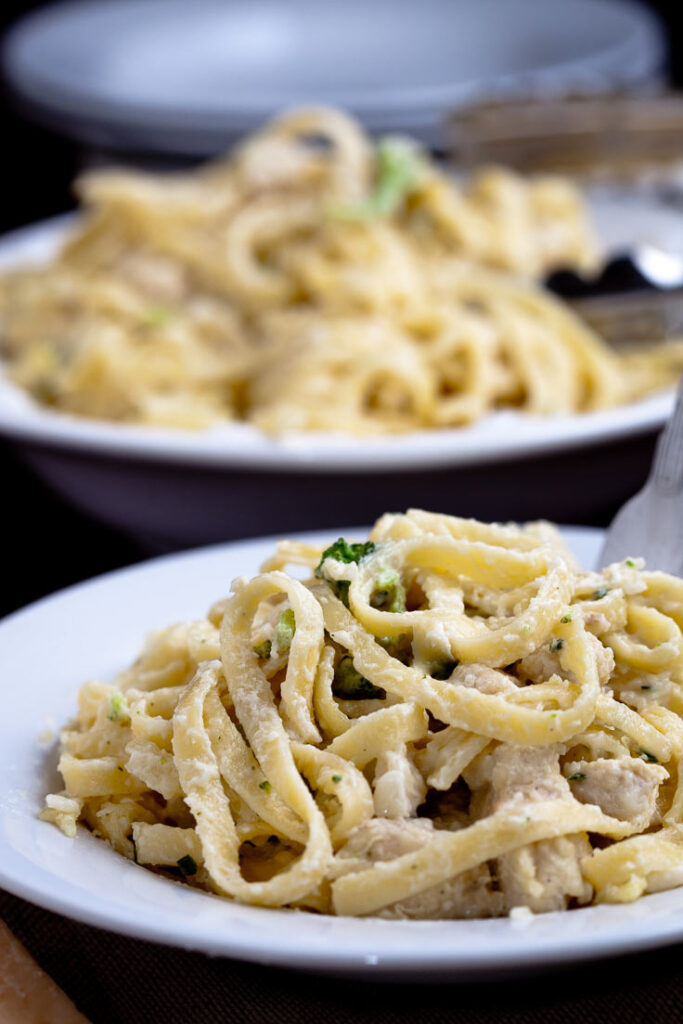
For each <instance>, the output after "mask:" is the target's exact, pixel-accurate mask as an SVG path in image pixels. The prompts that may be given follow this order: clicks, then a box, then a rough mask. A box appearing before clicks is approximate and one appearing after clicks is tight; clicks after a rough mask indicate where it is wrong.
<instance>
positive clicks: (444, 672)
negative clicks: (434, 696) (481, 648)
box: [429, 661, 460, 679]
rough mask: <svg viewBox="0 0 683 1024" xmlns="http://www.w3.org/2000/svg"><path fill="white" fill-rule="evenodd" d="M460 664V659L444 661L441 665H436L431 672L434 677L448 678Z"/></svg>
mask: <svg viewBox="0 0 683 1024" xmlns="http://www.w3.org/2000/svg"><path fill="white" fill-rule="evenodd" d="M459 664H460V662H459V661H444V662H443V664H441V665H435V666H434V667H433V669H432V670H431V672H430V673H429V674H430V675H431V677H432V679H448V678H449V676H450V675H452V673H453V670H454V669H456V668H457V667H458V665H459Z"/></svg>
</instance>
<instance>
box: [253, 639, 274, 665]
mask: <svg viewBox="0 0 683 1024" xmlns="http://www.w3.org/2000/svg"><path fill="white" fill-rule="evenodd" d="M272 647H273V644H272V641H270V640H264V641H263V643H262V644H259V645H258V647H255V648H254V654H255V655H256V657H257V658H262V659H263V660H264V661H265V660H266V659H267V658H269V657H270V652H271V650H272Z"/></svg>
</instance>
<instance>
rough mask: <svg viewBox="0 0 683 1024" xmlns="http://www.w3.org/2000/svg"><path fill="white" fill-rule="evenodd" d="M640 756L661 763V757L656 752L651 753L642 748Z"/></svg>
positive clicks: (644, 759) (651, 761)
mask: <svg viewBox="0 0 683 1024" xmlns="http://www.w3.org/2000/svg"><path fill="white" fill-rule="evenodd" d="M638 757H642V759H643V761H648V762H649V763H650V764H659V758H658V757H655V755H654V754H649V753H648V752H647V750H641V752H640V753H639V754H638Z"/></svg>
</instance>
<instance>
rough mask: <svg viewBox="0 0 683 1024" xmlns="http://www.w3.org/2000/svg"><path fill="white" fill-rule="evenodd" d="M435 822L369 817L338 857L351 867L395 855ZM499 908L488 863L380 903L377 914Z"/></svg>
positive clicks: (460, 914) (431, 915)
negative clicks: (389, 901) (348, 862)
mask: <svg viewBox="0 0 683 1024" xmlns="http://www.w3.org/2000/svg"><path fill="white" fill-rule="evenodd" d="M433 835H434V827H433V825H432V823H431V821H429V820H428V819H427V818H412V819H409V820H407V821H392V820H389V819H387V820H381V819H378V818H372V819H371V820H370V821H367V822H365V823H364V824H363V825H359V826H358V827H357V828H355V829H354V830H353V832H351V834H350V836H349V838H348V840H347V842H346V844H345V846H343V847H342V849H341V850H340V851H339V853H338V854H337V861H338V862H339V861H343V860H344V859H347V858H348V859H350V860H351V861H352V862H353V867H352V868H351V870H352V871H359V870H362V869H363V868H365V867H369V866H370V865H371V864H375V863H377V862H378V861H386V860H394V859H395V858H396V857H401V856H402V855H403V854H405V853H413V852H414V851H415V850H419V849H421V848H422V847H423V846H426V845H427V843H429V841H430V839H431V838H432V837H433ZM502 913H503V900H502V896H501V893H500V892H498V891H496V889H495V885H494V882H493V879H492V877H491V872H490V870H489V867H488V865H487V864H481V865H479V866H478V867H476V868H473V869H472V870H470V871H464V872H462V874H459V875H456V876H454V877H453V878H449V879H448V881H446V882H442V883H441V884H439V885H434V886H432V887H431V888H430V889H426V890H425V891H424V892H421V893H417V894H416V895H415V896H410V897H409V898H408V899H405V900H401V901H399V902H397V903H392V904H390V905H389V906H387V907H384V908H383V909H382V910H381V911H380V913H379V916H380V917H387V918H411V919H427V920H446V919H453V918H464V917H497V916H498V915H500V914H502Z"/></svg>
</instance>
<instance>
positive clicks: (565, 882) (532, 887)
mask: <svg viewBox="0 0 683 1024" xmlns="http://www.w3.org/2000/svg"><path fill="white" fill-rule="evenodd" d="M491 759H492V764H493V768H492V772H491V794H490V801H491V809H492V810H493V811H496V810H498V809H499V808H500V807H502V806H503V805H504V804H508V803H511V802H515V803H517V802H519V804H520V808H521V811H520V813H522V812H523V808H524V806H525V805H526V804H527V803H533V802H535V801H539V800H554V799H562V798H566V799H568V800H569V799H571V790H570V787H569V783H568V782H567V781H566V779H564V778H563V776H562V774H561V773H560V768H559V749H558V747H556V746H552V747H521V746H512V745H501V746H499V747H496V749H495V750H494V751H493V754H492V755H491ZM590 852H591V847H590V843H589V842H588V837H587V836H585V835H576V836H562V837H561V838H559V839H548V840H544V841H543V842H540V843H532V844H530V845H529V846H523V847H521V848H520V849H519V850H512V851H511V852H510V853H506V854H505V855H504V856H503V857H499V858H498V861H497V871H498V877H499V880H500V885H501V889H502V894H503V898H504V902H505V908H506V910H508V911H509V910H510V909H512V907H519V906H524V907H529V909H530V910H532V911H533V912H534V913H542V912H544V911H549V910H564V909H565V908H566V907H567V904H568V900H569V899H571V898H573V899H576V900H577V901H578V902H579V903H587V902H588V901H589V900H590V898H591V895H592V889H591V886H590V885H588V884H587V883H586V882H585V881H584V879H583V876H582V874H581V858H582V857H584V856H586V855H587V854H589V853H590Z"/></svg>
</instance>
